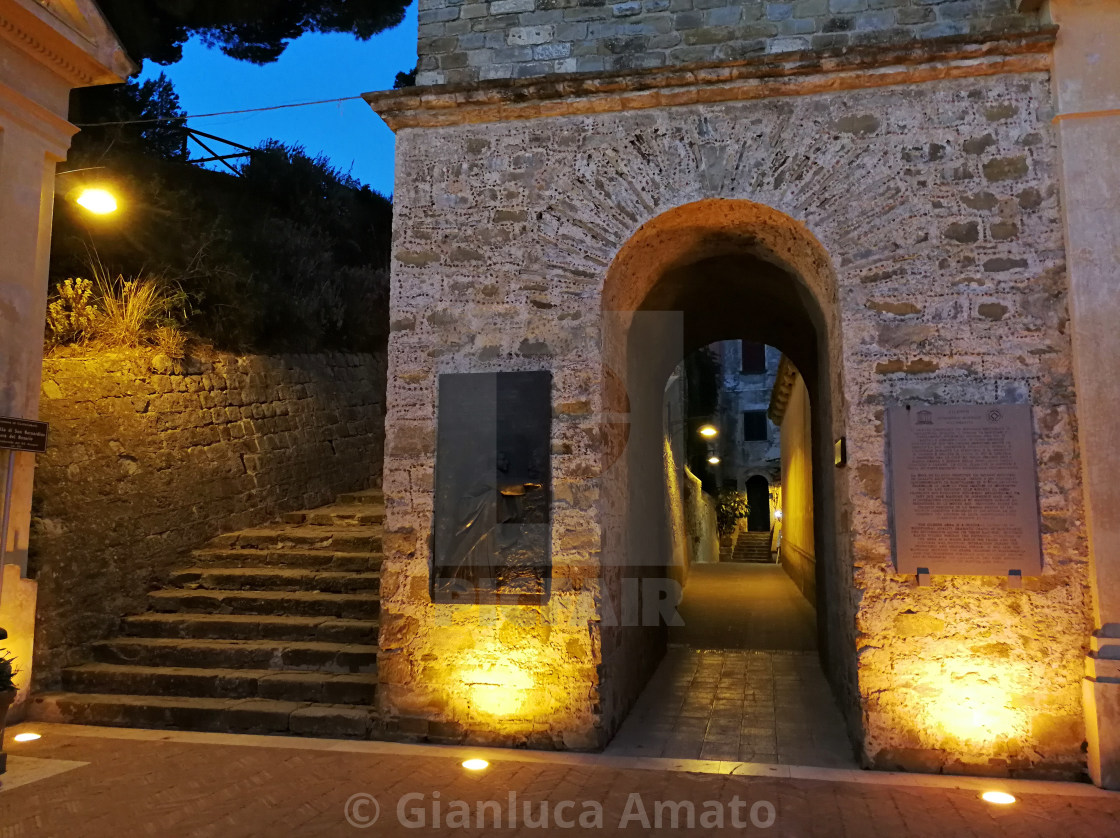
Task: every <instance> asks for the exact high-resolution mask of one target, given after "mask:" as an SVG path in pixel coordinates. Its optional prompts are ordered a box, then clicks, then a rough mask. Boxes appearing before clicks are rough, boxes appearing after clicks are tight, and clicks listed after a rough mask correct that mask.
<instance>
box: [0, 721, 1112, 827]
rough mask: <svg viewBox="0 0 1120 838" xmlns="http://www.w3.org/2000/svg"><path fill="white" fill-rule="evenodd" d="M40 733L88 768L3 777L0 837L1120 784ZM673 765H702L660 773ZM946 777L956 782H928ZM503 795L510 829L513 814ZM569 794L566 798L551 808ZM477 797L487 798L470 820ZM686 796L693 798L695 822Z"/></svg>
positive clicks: (154, 734)
mask: <svg viewBox="0 0 1120 838" xmlns="http://www.w3.org/2000/svg"><path fill="white" fill-rule="evenodd" d="M24 729H26V728H24ZM42 732H43V733H44V734H45V735H44V737H43V738H42V739H41V740H39V741H37V742H30V743H12V742H10V743H9V750H10V753H12V754H13V761H14V762H15V763H16V764H19V763H27V762H36V761H37V760H38V759H45V760H71V761H77V762H80V763H85V764H83V765H80V766H77V767H74V766H67V767H68V768H69V770H66V771H64V773H61V774H56V775H54V776H47V775H48V774H49V772H43V771H40V772H39V777H40V779H37V780H35V781H33V782H28V783H27V784H25V785H19V786H15V787H11V788H8V789H4V790H0V836H2V838H25V837H26V838H30V837H31V836H35V838H38V837H39V836H48V837H49V838H103V837H104V838H109V836H113V838H117V836H121V835H128V836H159V838H180V836H191V838H194V837H195V836H198V838H242V836H254V838H255V836H280V837H281V838H284V837H285V836H299V838H316V836H358V835H378V836H384V835H425V834H430V835H448V836H455V835H470V836H480V835H496V834H497V835H519V836H520V835H525V836H531V835H566V834H579V835H595V834H604V835H614V834H627V835H639V836H641V835H675V834H687V835H774V836H828V838H832V837H833V836H839V837H840V838H845V837H846V836H852V838H857V837H858V838H865V837H866V836H889V838H896V836H918V837H919V838H921V837H923V836H929V837H930V838H945V836H952V838H956V836H962V838H967V836H1014V838H1027V837H1028V836H1030V837H1032V838H1033V837H1034V836H1060V838H1070V836H1076V837H1077V838H1082V837H1083V836H1084V837H1085V838H1089V836H1102V837H1103V836H1115V835H1118V834H1120V794H1116V795H1114V794H1108V793H1104V792H1099V791H1097V790H1095V789H1093V788H1091V787H1089V786H1079V785H1063V784H1056V783H1037V784H1031V783H1025V782H1004V783H1002V784H1001V783H998V782H996V781H992V785H1003V786H1004V787H1007V788H1009V789H1011V790H1013V791H1014V793H1015V794H1016V795H1017V796H1018V797H1019V802H1018V803H1016V804H1015V805H1013V806H1006V807H996V806H993V805H991V804H988V803H985V802H983V801H982V800H980V798H979V796H978V795H979V790H980V789H981V788H982V787H983V784H981V783H979V782H978V781H976V780H971V779H968V778H958V779H956V780H950V779H949V778H944V777H940V778H937V777H935V778H928V777H911V776H906V777H901V778H900V777H898V776H897V775H882V774H879V775H876V774H873V773H870V772H847V771H832V772H830V771H828V770H827V769H816V770H815V772H816V774H817V775H819V776H820V777H821V778H824V779H805V778H797V777H788V778H774V777H768V776H734V775H730V776H729V775H727V774H712V773H699V772H702V771H728V770H743V771H750V770H752V767H751V766H734V765H730V766H729V765H728V764H726V763H723V764H720V763H685V764H682V765H676V766H674V765H673V764H672V763H671V762H670V761H651V760H619V759H611V758H609V757H603V756H593V755H576V754H539V753H532V752H494V751H490V752H486V756H487V757H488V758H490V759H491V760H492V764H491V766H490V767H489V768H488V769H486V770H484V771H482V772H479V773H470V772H467V771H465V770H464V769H463V768H462V767H461V766H460V761H461V759H462V758H463V755H464V754H465V753H468V752H467V751H465V750H464V749H447V748H435V747H424V746H402V745H392V744H388V743H373V742H337V741H326V740H299V741H297V740H291V739H282V738H278V737H277V738H269V737H249V736H244V737H239V736H233V735H224V734H187V733H168V732H160V731H128V730H114V731H109V730H104V729H94V728H80V729H75V728H68V727H64V726H58V727H53V726H45V727H44V728H43V730H42ZM27 757H32V758H36V759H32V760H26V758H27ZM681 767H694V768H697V769H698V772H696V773H688V772H684V771H681V770H673V769H679V768H681ZM756 768H758V767H756ZM21 770H22V769H21ZM787 773H791V774H796V773H798V772H797V770H796V769H793V768H790V769H787ZM801 773H802V774H805V773H812V771H810V770H809V769H803V770H802V772H801ZM829 777H836V778H840V779H839V780H831V781H830V780H829V779H828V778H829ZM845 778H851V779H857V780H861V781H859V782H851V781H848V779H845ZM16 779H18V778H16ZM954 782H955V783H958V784H960V785H962V786H963V787H961V788H949V787H938V784H941V785H945V784H946V783H954ZM13 785H14V781H13ZM511 794H514V795H516V798H515V804H514V806H513V807H512V810H513V811H515V812H516V818H517V819H516V826H511V825H509V815H510V812H511V806H510V795H511ZM355 795H368V796H372V797H355ZM408 795H414V796H413V797H408ZM374 799H376V801H377V805H376V806H375V804H374V802H373V800H374ZM457 800H459V801H465V802H466V804H467V805H468V808H469V809H470V813H469V816H465V817H466V818H467V820H466V823H468V824H469V826H462V825H461V824H462V822H463V821H462V818H463V817H464V816H461V815H459V814H456V813H459V812H460V810H461V808H462V807H460V806H458V805H457V804H456V803H455V802H454V801H457ZM566 800H567V801H573V804H572V805H568V806H564V805H562V802H563V801H566ZM402 801H403V804H402ZM479 801H495V803H494V804H491V805H490V806H489V807H485V808H484V809H483V811H482V817H483V818H484V820H483V821H481V822H480V821H479V820H478V817H479V813H478V810H477V808H476V805H477V803H478V802H479ZM659 801H660V802H661V804H662V805H659V804H658V802H659ZM685 801H688V802H691V803H692V804H693V811H694V812H695V820H694V821H693V823H694V824H695V826H694V827H693V828H689V827H688V814H687V812H688V807H687V806H686V805H684V802H685ZM668 802H674V803H681V804H682V805H680V806H679V807H677V806H666V805H663V804H665V803H668ZM525 803H529V804H530V814H531V816H532V817H533V818H534V819H536V818H539V817H540V815H541V812H542V808H541V807H542V805H543V806H544V807H545V808H544V810H543V811H545V812H547V814H548V818H549V822H548V823H549V825H548V827H547V828H545V827H539V828H538V827H535V826H534V825H532V824H530V823H527V822H526V820H525V811H524V804H525ZM378 810H379V812H380V815H379V818H378V820H377V821H376V823H372V824H369V828H360V827H359V826H355V825H352V824H368V823H369V821H370V818H371V817H372V816H373V814H374V812H375V811H378ZM674 810H675V811H677V813H678V818H679V820H678V825H677V827H676V828H674V827H673V826H672V821H671V812H672V811H674ZM596 813H598V814H596ZM658 813H660V826H659V825H658V824H659V821H658V816H659V815H658ZM348 815H349V821H348V818H347V816H348ZM496 816H500V817H501V818H502V821H501V826H495V823H494V818H495V817H496ZM702 816H703V817H702ZM581 818H582V820H583V822H582V824H581V823H580V820H581ZM437 819H438V823H439V825H438V826H436V825H435V823H436V821H437ZM719 819H722V822H723V826H722V827H721V826H719V825H718V823H719ZM568 823H571V824H572V825H571V826H566V824H568ZM421 824H423V825H421ZM599 824H601V826H600V825H599ZM737 824H745V826H743V825H737ZM767 824H769V825H768V826H767Z"/></svg>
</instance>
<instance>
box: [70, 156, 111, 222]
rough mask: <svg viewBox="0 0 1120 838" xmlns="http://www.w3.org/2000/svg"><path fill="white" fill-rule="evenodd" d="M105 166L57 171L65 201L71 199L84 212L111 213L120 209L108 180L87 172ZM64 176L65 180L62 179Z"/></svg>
mask: <svg viewBox="0 0 1120 838" xmlns="http://www.w3.org/2000/svg"><path fill="white" fill-rule="evenodd" d="M107 168H108V167H106V166H88V167H86V168H84V169H69V170H67V171H65V172H58V173H57V174H56V177H57V178H58V180H59V184H60V189H59V191H60V192H61V193H63V194H64V196H65V198H66V200H67V201H73V202H74V203H75V204H77V205H78V206H80V207H81V208H82V209H84V210H85V211H86V212H88V213H90V214H92V215H112V214H113V213H114V212H116V211H117V210H119V209H120V203H119V202H118V201H117V196H116V195H115V194H114V193H113V190H112V189H111V188H110V185H109V183H108V182H106V180H105V178H104V177H103V176H101V175H89V174H86V173H87V172H98V171H105V170H106V169H107ZM63 178H66V180H63Z"/></svg>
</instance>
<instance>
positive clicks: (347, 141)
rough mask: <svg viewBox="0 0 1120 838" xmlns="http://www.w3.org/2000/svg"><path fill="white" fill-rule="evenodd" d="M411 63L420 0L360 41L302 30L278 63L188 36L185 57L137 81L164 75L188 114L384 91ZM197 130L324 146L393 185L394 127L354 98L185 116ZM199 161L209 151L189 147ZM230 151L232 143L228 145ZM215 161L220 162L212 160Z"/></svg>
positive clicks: (336, 158) (386, 187)
mask: <svg viewBox="0 0 1120 838" xmlns="http://www.w3.org/2000/svg"><path fill="white" fill-rule="evenodd" d="M415 65H416V3H415V2H413V3H412V5H410V6H409V7H408V11H407V12H406V14H405V19H404V21H403V22H402V23H401V24H400V25H399V26H397V27H396V28H395V29H390V30H388V31H385V32H382V33H380V34H379V35H374V36H373V37H372V38H371V39H370V40H368V41H364V42H363V41H359V40H358V39H357V38H354V37H352V36H350V35H304V36H303V37H301V38H298V39H296V40H295V41H292V42H291V43H290V44H289V45H288V48H287V49H286V50H285V51H284V54H283V55H281V56H280V59H279V60H278V61H275V62H274V63H272V64H265V65H263V66H257V65H255V64H250V63H248V62H246V61H235V60H234V59H232V58H227V57H226V56H224V55H222V53H221V52H219V51H218V50H212V49H207V48H206V47H204V46H202V44H201V43H199V41H198V39H192V40H191V41H190V42H189V43H187V44H185V45H184V47H183V59H182V60H181V61H179V62H178V63H177V64H172V65H170V66H167V67H161V66H160V65H158V64H154V63H152V62H150V61H149V62H145V65H144V71H143V72H142V73H141V75H140V78H141V79H147V78H152V77H155V76H158V75H159V74H160V72H164V73H166V74H167V77H168V78H170V79H171V82H172V84H174V85H175V90H176V91H177V92H178V94H179V102H180V104H181V106H182V108H183V110H184V111H186V112H187V113H188V114H199V113H212V112H214V111H230V110H237V109H240V108H257V107H267V106H269V105H280V104H287V103H289V102H303V101H308V100H314V99H335V98H341V97H343V96H356V95H358V94H361V93H366V92H368V91H370V90H386V89H388V88H391V87H392V86H393V79H394V78H395V77H396V75H397V73H398V72H400V71H408V70H411V69H412V68H413V67H414V66H415ZM188 124H190V126H191V127H192V128H196V129H198V130H199V131H206V132H207V133H210V134H216V135H217V136H219V137H224V138H226V139H229V140H233V141H234V142H238V143H241V144H242V145H247V146H256V145H258V144H259V143H261V142H262V141H263V140H266V139H269V138H272V139H276V140H280V141H281V142H284V143H288V144H298V145H302V146H304V147H305V148H306V149H307V152H308V153H309V154H311V155H312V156H315V155H317V154H319V153H320V152H321V153H323V154H325V155H326V156H327V157H328V158H330V160H331V162H332V163H333V164H334V165H335V167H337V168H339V169H342V170H343V171H344V172H346V171H348V172H350V174H352V175H353V176H354V177H356V178H357V179H358V180H359V181H361V182H362V183H367V184H369V185H370V186H372V187H373V188H374V189H376V190H377V191H378V192H381V193H382V194H384V195H389V194H391V193H392V191H393V133H392V132H391V131H390V130H389V129H388V128H387V127H385V123H384V122H382V121H381V119H380V117H378V116H377V114H375V113H374V112H373V111H372V110H370V107H369V105H367V104H366V103H365V102H363V101H361V100H360V99H359V100H356V101H351V102H341V103H338V104H330V105H314V106H311V107H305V108H287V109H284V110H280V111H269V112H266V113H253V114H238V115H236V116H219V117H212V118H209V119H195V120H189V121H188ZM191 146H192V148H191V152H192V155H193V156H195V157H199V156H209V155H207V154H206V152H204V151H202V150H201V149H199V148H198V146H196V145H195V144H194V143H193V142H192V143H191ZM230 150H233V149H230ZM218 165H221V164H218Z"/></svg>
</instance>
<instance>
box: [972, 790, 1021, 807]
mask: <svg viewBox="0 0 1120 838" xmlns="http://www.w3.org/2000/svg"><path fill="white" fill-rule="evenodd" d="M980 797H981V799H983V800H986V801H987V802H988V803H996V804H998V805H1000V806H1007V805H1009V804H1011V803H1014V802H1015V795H1013V794H1008V793H1007V792H1005V791H986V792H984V793H983V794H982V795H980Z"/></svg>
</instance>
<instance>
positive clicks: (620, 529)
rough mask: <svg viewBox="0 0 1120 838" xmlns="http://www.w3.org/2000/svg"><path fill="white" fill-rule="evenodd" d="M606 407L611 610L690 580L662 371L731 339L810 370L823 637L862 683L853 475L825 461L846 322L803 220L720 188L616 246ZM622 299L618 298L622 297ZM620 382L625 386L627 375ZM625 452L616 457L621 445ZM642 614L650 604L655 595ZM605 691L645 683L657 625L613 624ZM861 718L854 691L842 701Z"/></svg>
mask: <svg viewBox="0 0 1120 838" xmlns="http://www.w3.org/2000/svg"><path fill="white" fill-rule="evenodd" d="M602 300H603V309H604V326H603V343H604V349H603V357H604V360H605V374H604V381H609V382H612V383H614V384H615V386H612V387H610V388H607V387H604V390H603V405H604V412H605V413H606V414H607V415H609V416H610V415H618V414H625V415H626V416H627V417H628V423H626V424H625V426H623V425H615V426H612V427H614V428H615V429H616V433H621V428H622V427H625V429H626V433H627V435H628V437H627V439H626V440H625V442H623V441H622V440H621V439H619V440H617V444H614V445H608V446H606V448H607V450H609V451H611V452H612V456H611V460H610V462H607V461H604V470H603V475H602V481H603V482H602V503H603V508H604V524H605V526H604V532H603V541H604V547H603V553H604V565H605V567H604V591H603V596H604V598H605V599H607V600H608V602H609V603H610V605H611V608H612V610H613V609H620V608H622V605H623V600H624V599H625V590H626V582H627V581H628V580H632V579H635V578H640V579H642V580H643V581H642V582H641V583H640V584H639V583H636V582H635V583H632V585H631V590H636V589H639V588H640V589H641V590H642V591H643V592H645V591H647V590H648V587H647V583H648V580H649V579H650V578H651V577H653V578H657V577H658V576H671V577H672V578H676V579H679V578H682V577H683V576H684V575H686V574H687V572H688V567H687V557H682V556H680V555H678V554H677V553H678V552H679V551H674V548H673V543H672V538H671V535H670V533H669V531H668V523H667V519H666V518H665V510H666V498H665V497H664V488H663V487H664V486H665V485H666V480H665V475H664V464H663V459H662V451H663V450H664V449H665V447H666V446H665V445H663V442H662V436H663V429H662V424H661V421H660V416H661V411H660V400H661V396H662V391H663V388H664V383H665V380H666V379H667V378H668V376H669V373H670V372H671V371H672V369H673V368H674V367H675V366H676V364H677V363H679V362H680V361H681V359H682V358H683V356H684V354H685V353H687V352H688V351H690V350H692V349H696V348H699V347H701V346H704V345H706V344H708V343H711V342H713V341H717V340H725V339H736V338H743V339H751V340H758V341H760V342H764V343H767V344H769V345H772V346H776V347H778V348H780V349H782V351H783V352H785V353H786V354H787V355H788V356H789V357H791V358H792V359H793V360H794V362H795V363H796V364H797V365H798V367H799V368H800V369H802V370H804V372H805V376H806V381H807V382H808V383H809V386H810V389H811V391H812V394H813V402H814V404H815V405H816V409H815V411H814V413H815V419H814V429H813V438H814V446H813V447H814V457H813V459H814V461H815V468H814V474H815V475H816V480H815V483H816V486H815V491H814V496H815V497H816V498H817V499H818V504H819V506H820V512H819V513H818V514H817V515H816V516H815V527H816V541H817V543H818V544H819V545H820V546H821V550H822V553H823V554H825V555H827V556H828V560H827V561H824V562H821V564H820V565H818V567H819V568H820V573H821V579H820V580H819V583H818V586H817V590H818V592H819V594H820V596H819V600H820V601H819V602H818V607H819V612H820V619H819V620H818V627H819V635H820V640H821V642H820V643H819V647H820V650H821V654H822V658H823V659H824V661H825V663H826V665H827V667H828V671H829V674H830V677H831V679H832V680H833V682H834V683H835V684H839V685H844V684H852V683H854V681H855V638H854V636H853V635H852V632H851V628H852V620H851V619H850V615H849V614H848V613H847V611H846V605H845V604H846V603H847V602H849V601H850V599H851V587H850V581H849V580H850V576H849V575H848V574H847V573H846V572H845V571H843V570H842V569H841V568H843V567H846V566H848V562H849V561H850V560H849V558H848V556H847V552H846V551H847V540H846V539H845V538H844V537H842V534H841V533H839V532H838V531H837V520H838V516H837V513H836V505H837V503H838V498H841V497H843V493H844V491H845V489H844V483H843V481H842V480H840V479H839V476H838V475H836V474H835V472H834V470H833V469H832V468H831V467H830V465H829V463H828V456H829V451H830V450H831V440H832V439H833V438H835V437H836V436H842V435H843V433H844V431H843V425H844V417H843V414H842V411H841V409H840V405H841V403H842V400H843V399H842V376H841V370H840V363H839V357H840V353H839V349H838V346H839V342H840V324H839V316H838V305H837V301H836V286H835V279H834V275H833V271H832V266H831V262H830V260H829V258H828V256H827V254H826V253H825V252H824V249H823V247H822V246H821V245H820V243H819V242H818V241H817V240H816V238H815V237H814V236H813V235H812V234H811V233H810V232H809V231H808V230H807V229H806V228H805V227H804V225H802V224H800V223H799V222H797V221H795V220H794V219H792V218H790V217H789V216H787V215H785V214H783V213H780V212H778V211H776V210H774V209H772V208H769V207H765V206H762V205H759V204H756V203H753V202H749V201H739V200H726V199H722V200H721V199H715V200H705V201H698V202H695V203H691V204H686V205H683V206H681V207H677V208H675V209H673V210H670V211H668V212H666V213H663V214H662V215H659V216H657V217H656V218H654V219H653V220H651V221H650V222H647V224H645V225H644V226H643V227H642V228H641V229H639V230H638V231H637V233H635V235H634V236H633V237H632V238H631V239H630V241H629V242H627V243H626V244H625V245H624V246H623V248H622V249H621V250H620V252H619V254H618V256H617V257H616V259H615V260H614V262H613V263H612V265H611V267H610V269H609V271H608V275H607V280H606V283H605V286H604V289H603V296H602ZM612 307H613V308H612ZM618 382H621V386H617V385H618ZM622 444H624V445H625V446H626V454H627V456H625V457H618V456H617V453H616V452H617V451H618V449H619V447H620V445H622ZM643 613H653V609H652V608H651V607H649V606H648V605H647V606H646V608H645V609H644V610H643ZM603 633H604V639H603V646H604V650H606V649H612V650H617V657H614V658H613V659H612V658H611V657H608V656H607V654H606V652H604V663H603V670H602V672H603V675H602V677H601V685H600V689H601V691H602V693H603V694H604V696H605V697H606V696H610V697H612V698H613V699H614V700H615V702H616V707H617V710H616V712H618V713H619V714H620V715H621V713H623V712H625V709H626V705H627V699H628V698H630V699H632V697H633V695H634V694H635V687H636V686H637V687H640V686H641V685H642V684H643V683H644V681H645V679H646V678H648V676H649V674H650V671H651V669H652V665H655V664H656V662H657V660H658V659H659V658H660V652H661V650H662V649H663V648H664V643H665V637H664V632H663V630H662V628H661V627H658V626H650V625H643V626H642V627H640V628H635V627H629V626H624V627H620V628H612V627H604V628H603ZM838 692H843V688H841V690H838ZM845 709H846V710H847V714H848V723H849V727H850V728H852V729H858V725H859V721H858V719H859V714H858V709H857V706H856V705H855V703H854V702H848V704H847V706H846V708H845Z"/></svg>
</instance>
